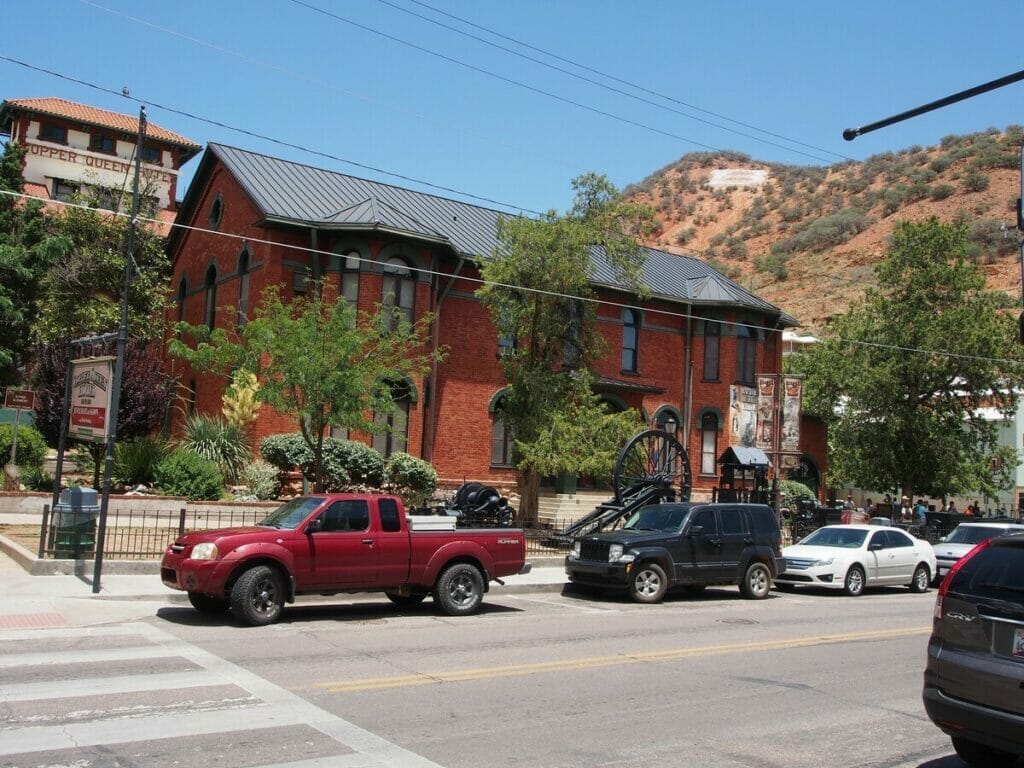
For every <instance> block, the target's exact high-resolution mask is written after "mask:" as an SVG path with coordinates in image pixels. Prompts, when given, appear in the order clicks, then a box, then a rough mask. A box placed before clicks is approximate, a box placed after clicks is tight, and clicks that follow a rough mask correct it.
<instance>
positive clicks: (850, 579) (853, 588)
mask: <svg viewBox="0 0 1024 768" xmlns="http://www.w3.org/2000/svg"><path fill="white" fill-rule="evenodd" d="M843 591H844V592H845V593H846V594H848V595H850V597H859V596H860V595H862V594H863V593H864V571H863V570H862V569H861V567H860V566H859V565H854V566H851V567H850V570H848V571H847V572H846V579H845V580H844V581H843Z"/></svg>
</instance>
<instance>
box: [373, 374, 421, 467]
mask: <svg viewBox="0 0 1024 768" xmlns="http://www.w3.org/2000/svg"><path fill="white" fill-rule="evenodd" d="M385 386H387V387H388V388H390V390H391V400H392V401H393V402H394V404H395V407H394V410H392V411H390V412H384V413H378V412H374V414H373V420H374V422H375V423H377V424H380V425H381V426H383V427H384V429H383V430H382V431H380V432H378V433H376V434H375V435H374V436H373V441H372V444H373V447H374V448H375V449H376V450H377V451H378V452H379V453H380V454H381V456H383V457H384V458H387V457H388V456H390V455H391V454H392V453H398V452H399V451H404V450H405V447H406V445H407V443H408V442H409V409H410V407H411V405H412V403H413V401H414V399H415V395H414V393H413V389H412V387H411V386H410V384H409V382H407V381H389V382H385Z"/></svg>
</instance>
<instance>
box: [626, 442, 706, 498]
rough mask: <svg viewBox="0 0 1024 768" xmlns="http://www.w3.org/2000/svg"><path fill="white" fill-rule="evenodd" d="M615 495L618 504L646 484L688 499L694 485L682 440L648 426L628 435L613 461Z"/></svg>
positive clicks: (647, 486) (671, 494)
mask: <svg viewBox="0 0 1024 768" xmlns="http://www.w3.org/2000/svg"><path fill="white" fill-rule="evenodd" d="M614 483H615V498H616V499H617V500H618V501H619V503H620V504H624V503H626V501H627V500H628V499H629V497H631V496H633V495H634V494H636V493H637V492H638V491H641V490H644V489H645V488H650V487H657V488H660V489H662V490H664V492H665V493H664V495H665V496H666V497H669V496H671V497H674V498H675V500H676V501H689V500H690V490H691V489H692V487H693V476H692V474H691V473H690V460H689V459H688V458H687V456H686V449H685V448H683V446H682V443H680V442H679V441H678V440H676V439H675V437H673V436H672V435H670V434H669V433H668V432H665V431H663V430H660V429H649V430H647V431H646V432H641V433H640V434H638V435H635V436H634V437H632V438H631V439H630V441H629V442H628V443H626V446H625V447H624V448H623V449H622V452H621V453H619V458H618V460H616V462H615V474H614Z"/></svg>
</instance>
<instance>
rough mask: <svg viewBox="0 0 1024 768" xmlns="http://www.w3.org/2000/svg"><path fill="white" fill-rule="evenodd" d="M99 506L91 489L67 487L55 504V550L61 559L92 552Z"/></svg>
mask: <svg viewBox="0 0 1024 768" xmlns="http://www.w3.org/2000/svg"><path fill="white" fill-rule="evenodd" d="M99 514H100V507H99V504H97V503H96V491H95V490H94V489H92V488H78V487H76V488H66V489H64V490H63V491H61V492H60V501H59V502H58V503H57V504H55V505H54V507H53V531H54V539H53V549H54V556H55V557H59V558H76V559H77V558H79V557H81V556H82V555H93V554H94V553H95V550H96V518H97V517H99Z"/></svg>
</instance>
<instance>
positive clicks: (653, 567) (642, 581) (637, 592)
mask: <svg viewBox="0 0 1024 768" xmlns="http://www.w3.org/2000/svg"><path fill="white" fill-rule="evenodd" d="M666 590H668V578H667V577H666V576H665V571H664V570H662V567H661V566H660V565H658V564H657V563H643V564H642V565H640V566H639V567H638V568H637V569H636V570H635V571H633V578H632V580H631V581H630V582H629V596H630V597H632V598H633V600H635V601H636V602H638V603H660V602H661V599H662V598H663V597H665V592H666Z"/></svg>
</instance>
